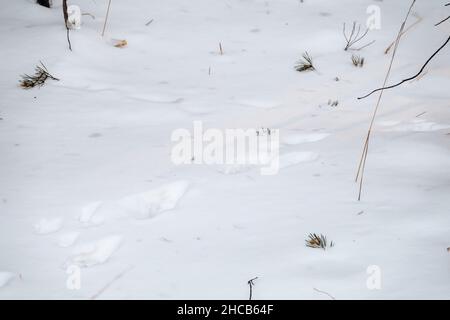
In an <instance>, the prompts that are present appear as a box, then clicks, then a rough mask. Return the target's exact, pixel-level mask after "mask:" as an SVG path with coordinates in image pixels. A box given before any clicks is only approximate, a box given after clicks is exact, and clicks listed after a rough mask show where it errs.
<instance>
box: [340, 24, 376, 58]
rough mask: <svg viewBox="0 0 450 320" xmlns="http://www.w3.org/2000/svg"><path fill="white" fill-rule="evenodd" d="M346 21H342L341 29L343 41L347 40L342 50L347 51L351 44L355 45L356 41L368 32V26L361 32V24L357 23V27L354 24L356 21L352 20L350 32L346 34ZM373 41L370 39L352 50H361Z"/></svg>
mask: <svg viewBox="0 0 450 320" xmlns="http://www.w3.org/2000/svg"><path fill="white" fill-rule="evenodd" d="M346 25H347V24H346V23H344V26H343V29H342V33H343V34H344V38H345V41H346V42H347V43H346V45H345V48H344V50H345V51H348V50H349V49H351V48H352V46H353V45H355V44H356V43H358V42H359V41H361V40H362V39H364V38H365V37H366V36H367V34H368V33H369V30H370V29H369V28H366V30H365V31H364V32H363V33H362V34H361V25H360V24H358V27H357V26H356V21H355V22H353V25H352V30H351V31H350V34H348V35H347V31H346ZM373 42H374V41H372V42H371V43H369V44H367V45H365V46H363V47H361V48H359V49H353V50H362V49H363V48H365V47H367V46H369V45H371V44H372V43H373Z"/></svg>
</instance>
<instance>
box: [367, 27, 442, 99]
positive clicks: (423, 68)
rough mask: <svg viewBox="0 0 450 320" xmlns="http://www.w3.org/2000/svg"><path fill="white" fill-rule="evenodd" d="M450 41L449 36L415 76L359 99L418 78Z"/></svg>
mask: <svg viewBox="0 0 450 320" xmlns="http://www.w3.org/2000/svg"><path fill="white" fill-rule="evenodd" d="M449 42H450V36H449V37H448V39H447V41H445V42H444V44H443V45H442V46H440V47H439V49H437V50H436V52H434V53H433V55H432V56H431V57H429V58H428V60H427V61H426V62H425V64H424V65H423V66H422V68H420V71H419V72H418V73H417V74H415V75H414V76H412V77H409V78H407V79H404V80H402V81H400V82H399V83H397V84H394V85H392V86H388V87H383V88H378V89H375V90H373V91H372V92H370V93H369V94H367V95H365V96H363V97H359V98H358V100H360V99H364V98H367V97H368V96H370V95H372V94H373V93H375V92H378V91H381V90H387V89H392V88H395V87H398V86H400V85H401V84H403V83H405V82H408V81H411V80H413V79H415V78H417V77H418V76H420V74H421V73H422V72H423V70H425V67H426V66H427V65H428V63H430V61H431V60H433V58H434V57H435V56H436V55H437V54H438V53H439V51H441V50H442V49H443V48H444V47H445V46H446V45H447V44H448V43H449Z"/></svg>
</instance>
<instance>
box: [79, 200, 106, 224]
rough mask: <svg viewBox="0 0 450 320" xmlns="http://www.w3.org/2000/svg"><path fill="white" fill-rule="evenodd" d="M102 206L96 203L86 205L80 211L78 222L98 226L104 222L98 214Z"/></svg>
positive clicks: (99, 202) (101, 203)
mask: <svg viewBox="0 0 450 320" xmlns="http://www.w3.org/2000/svg"><path fill="white" fill-rule="evenodd" d="M102 205H103V202H101V201H97V202H93V203H90V204H88V205H87V206H85V207H83V208H82V209H81V215H80V217H79V220H80V222H82V223H84V224H90V225H100V224H102V223H103V222H104V220H105V218H104V217H102V216H101V215H100V214H98V211H99V209H100V208H101V206H102Z"/></svg>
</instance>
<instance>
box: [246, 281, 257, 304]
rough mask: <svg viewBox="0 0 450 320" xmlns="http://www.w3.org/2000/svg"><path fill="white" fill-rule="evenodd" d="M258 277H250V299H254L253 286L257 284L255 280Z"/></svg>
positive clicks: (248, 282)
mask: <svg viewBox="0 0 450 320" xmlns="http://www.w3.org/2000/svg"><path fill="white" fill-rule="evenodd" d="M256 279H258V277H254V278H253V279H250V280H248V281H247V284H248V286H249V290H250V296H249V298H248V300H252V296H253V286H254V285H255V283H254V281H255V280H256Z"/></svg>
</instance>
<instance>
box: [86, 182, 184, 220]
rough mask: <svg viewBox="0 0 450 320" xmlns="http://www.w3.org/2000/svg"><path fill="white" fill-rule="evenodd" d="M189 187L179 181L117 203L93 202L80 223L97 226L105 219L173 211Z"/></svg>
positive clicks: (149, 215) (150, 216)
mask: <svg viewBox="0 0 450 320" xmlns="http://www.w3.org/2000/svg"><path fill="white" fill-rule="evenodd" d="M188 187H189V182H188V181H184V180H180V181H175V182H172V183H168V184H165V185H163V186H161V187H158V188H155V189H152V190H149V191H146V192H142V193H138V194H133V195H129V196H126V197H124V198H122V199H120V200H118V201H111V202H94V203H91V204H89V205H87V206H85V207H84V208H83V210H82V214H81V216H80V221H81V222H83V223H85V224H90V225H99V224H101V223H103V222H104V221H105V220H107V219H111V218H124V217H128V216H133V217H135V218H137V219H146V218H153V217H155V216H157V215H158V214H160V213H162V212H164V211H167V210H172V209H174V208H175V207H176V206H177V204H178V202H179V200H180V199H181V198H182V197H183V195H184V194H185V193H186V191H187V189H188Z"/></svg>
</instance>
